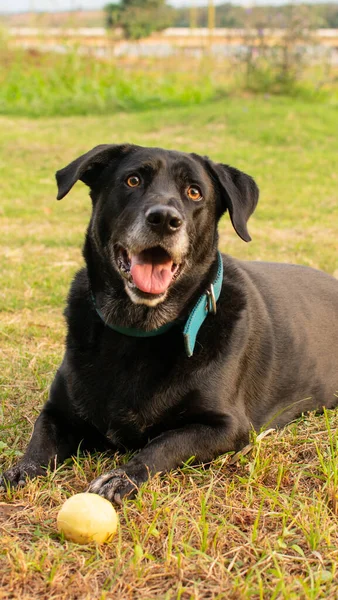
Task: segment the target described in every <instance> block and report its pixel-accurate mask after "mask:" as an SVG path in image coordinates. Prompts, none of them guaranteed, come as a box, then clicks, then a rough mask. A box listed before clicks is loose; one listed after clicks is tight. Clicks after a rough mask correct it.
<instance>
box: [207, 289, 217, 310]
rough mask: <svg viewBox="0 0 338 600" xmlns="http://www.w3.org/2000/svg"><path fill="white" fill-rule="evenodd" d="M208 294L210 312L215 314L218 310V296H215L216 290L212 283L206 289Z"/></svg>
mask: <svg viewBox="0 0 338 600" xmlns="http://www.w3.org/2000/svg"><path fill="white" fill-rule="evenodd" d="M206 294H207V311H208V312H209V313H212V314H213V315H215V314H216V312H217V304H216V298H215V290H214V286H213V284H212V283H211V284H210V286H209V288H208V289H207V291H206Z"/></svg>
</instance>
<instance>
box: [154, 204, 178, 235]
mask: <svg viewBox="0 0 338 600" xmlns="http://www.w3.org/2000/svg"><path fill="white" fill-rule="evenodd" d="M146 219H147V223H148V224H149V225H150V226H151V228H152V229H153V230H154V231H161V232H163V233H175V232H176V231H177V230H178V229H179V228H180V227H181V225H182V223H183V221H182V217H181V215H180V213H179V212H178V210H176V208H174V207H173V206H162V205H161V204H157V205H156V206H152V207H151V208H149V210H147V212H146Z"/></svg>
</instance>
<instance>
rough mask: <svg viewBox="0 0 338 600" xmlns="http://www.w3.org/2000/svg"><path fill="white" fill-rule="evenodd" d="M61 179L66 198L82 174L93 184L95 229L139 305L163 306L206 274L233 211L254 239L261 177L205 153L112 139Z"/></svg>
mask: <svg viewBox="0 0 338 600" xmlns="http://www.w3.org/2000/svg"><path fill="white" fill-rule="evenodd" d="M56 179H57V184H58V196H57V198H58V200H61V199H62V198H63V197H64V196H65V195H66V194H68V192H69V191H70V189H71V188H72V187H73V185H74V184H75V182H76V181H78V180H81V181H83V182H84V183H85V184H87V185H88V186H89V187H90V190H91V192H90V194H91V198H92V202H93V215H92V219H91V223H90V225H89V230H88V234H89V235H90V236H91V238H92V239H93V241H94V243H95V245H96V248H97V249H99V251H100V252H101V253H103V254H105V256H106V258H107V260H108V261H109V263H110V266H111V267H112V268H113V269H114V270H115V272H116V273H118V275H119V277H120V278H121V279H122V280H123V283H124V288H125V291H126V292H127V294H128V296H129V298H130V299H131V300H132V302H133V303H134V304H145V305H147V306H156V305H157V304H160V303H162V302H163V301H164V300H165V299H166V298H167V296H168V294H169V293H170V290H172V289H175V287H177V286H179V285H181V282H182V281H183V280H184V279H186V281H187V282H189V281H190V282H191V284H192V283H193V279H194V278H196V277H198V276H199V275H201V274H203V272H204V273H205V269H206V268H208V267H210V264H211V263H212V261H213V260H214V259H215V253H216V248H217V223H218V220H219V218H220V217H221V215H222V214H223V213H224V212H225V211H226V210H228V211H229V214H230V218H231V221H232V224H233V227H234V229H235V231H236V232H237V234H238V235H239V236H240V237H241V238H242V239H243V240H245V241H249V240H250V236H249V234H248V230H247V220H248V218H249V217H250V215H251V213H252V212H253V210H254V208H255V206H256V204H257V200H258V188H257V186H256V184H255V182H254V181H253V179H252V178H251V177H250V176H249V175H246V174H244V173H242V172H241V171H238V170H237V169H234V168H233V167H229V166H227V165H223V164H216V163H214V162H212V161H211V160H209V159H208V158H206V157H201V156H199V155H197V154H186V153H183V152H175V151H170V150H163V149H159V148H142V147H140V146H134V145H129V144H124V145H111V144H105V145H100V146H97V147H95V148H93V149H92V150H90V151H89V152H87V153H86V154H84V155H82V156H80V157H79V158H77V159H76V160H74V161H73V162H72V163H70V164H69V165H68V166H67V167H65V168H64V169H61V170H60V171H58V172H57V173H56ZM192 267H194V269H195V271H194V273H192ZM196 269H197V270H196Z"/></svg>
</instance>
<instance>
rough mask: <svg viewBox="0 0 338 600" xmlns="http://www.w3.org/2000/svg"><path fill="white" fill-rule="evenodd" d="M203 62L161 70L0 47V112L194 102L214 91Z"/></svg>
mask: <svg viewBox="0 0 338 600" xmlns="http://www.w3.org/2000/svg"><path fill="white" fill-rule="evenodd" d="M216 92H217V91H216V90H215V86H214V85H213V83H212V79H211V76H210V75H209V71H208V69H207V68H206V67H204V66H203V65H200V66H199V68H198V69H197V70H195V71H191V72H186V71H185V70H181V71H180V70H177V69H176V68H171V69H170V71H169V72H165V70H164V69H163V68H161V66H160V65H158V62H157V61H153V62H150V63H149V69H146V70H145V69H142V68H141V67H135V68H133V69H131V70H129V69H125V68H124V65H122V66H121V65H120V64H118V63H106V62H101V61H99V60H97V59H95V58H92V59H91V58H86V57H83V56H80V55H78V54H76V53H75V52H74V53H69V54H65V55H55V54H50V55H48V54H39V53H34V54H27V53H26V52H24V51H14V52H9V51H8V52H4V53H3V54H2V60H0V114H7V115H10V114H11V115H29V116H33V117H39V116H51V115H71V114H72V115H76V114H77V115H86V114H110V113H112V112H114V111H116V110H121V109H123V110H142V109H144V108H151V107H159V106H162V107H165V106H179V105H186V104H188V105H189V104H199V103H201V102H205V101H207V100H210V99H212V98H213V97H215V95H216Z"/></svg>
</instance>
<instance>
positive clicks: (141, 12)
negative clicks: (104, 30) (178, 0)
mask: <svg viewBox="0 0 338 600" xmlns="http://www.w3.org/2000/svg"><path fill="white" fill-rule="evenodd" d="M105 13H106V25H107V27H109V28H112V27H121V28H122V29H123V32H124V35H125V37H126V38H129V39H134V40H137V39H140V38H143V37H147V36H148V35H150V34H151V33H152V32H153V31H161V30H162V29H165V28H166V27H169V25H171V24H172V21H173V14H174V10H173V9H172V8H170V7H169V6H167V4H166V0H121V1H120V2H119V3H118V4H106V6H105Z"/></svg>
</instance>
